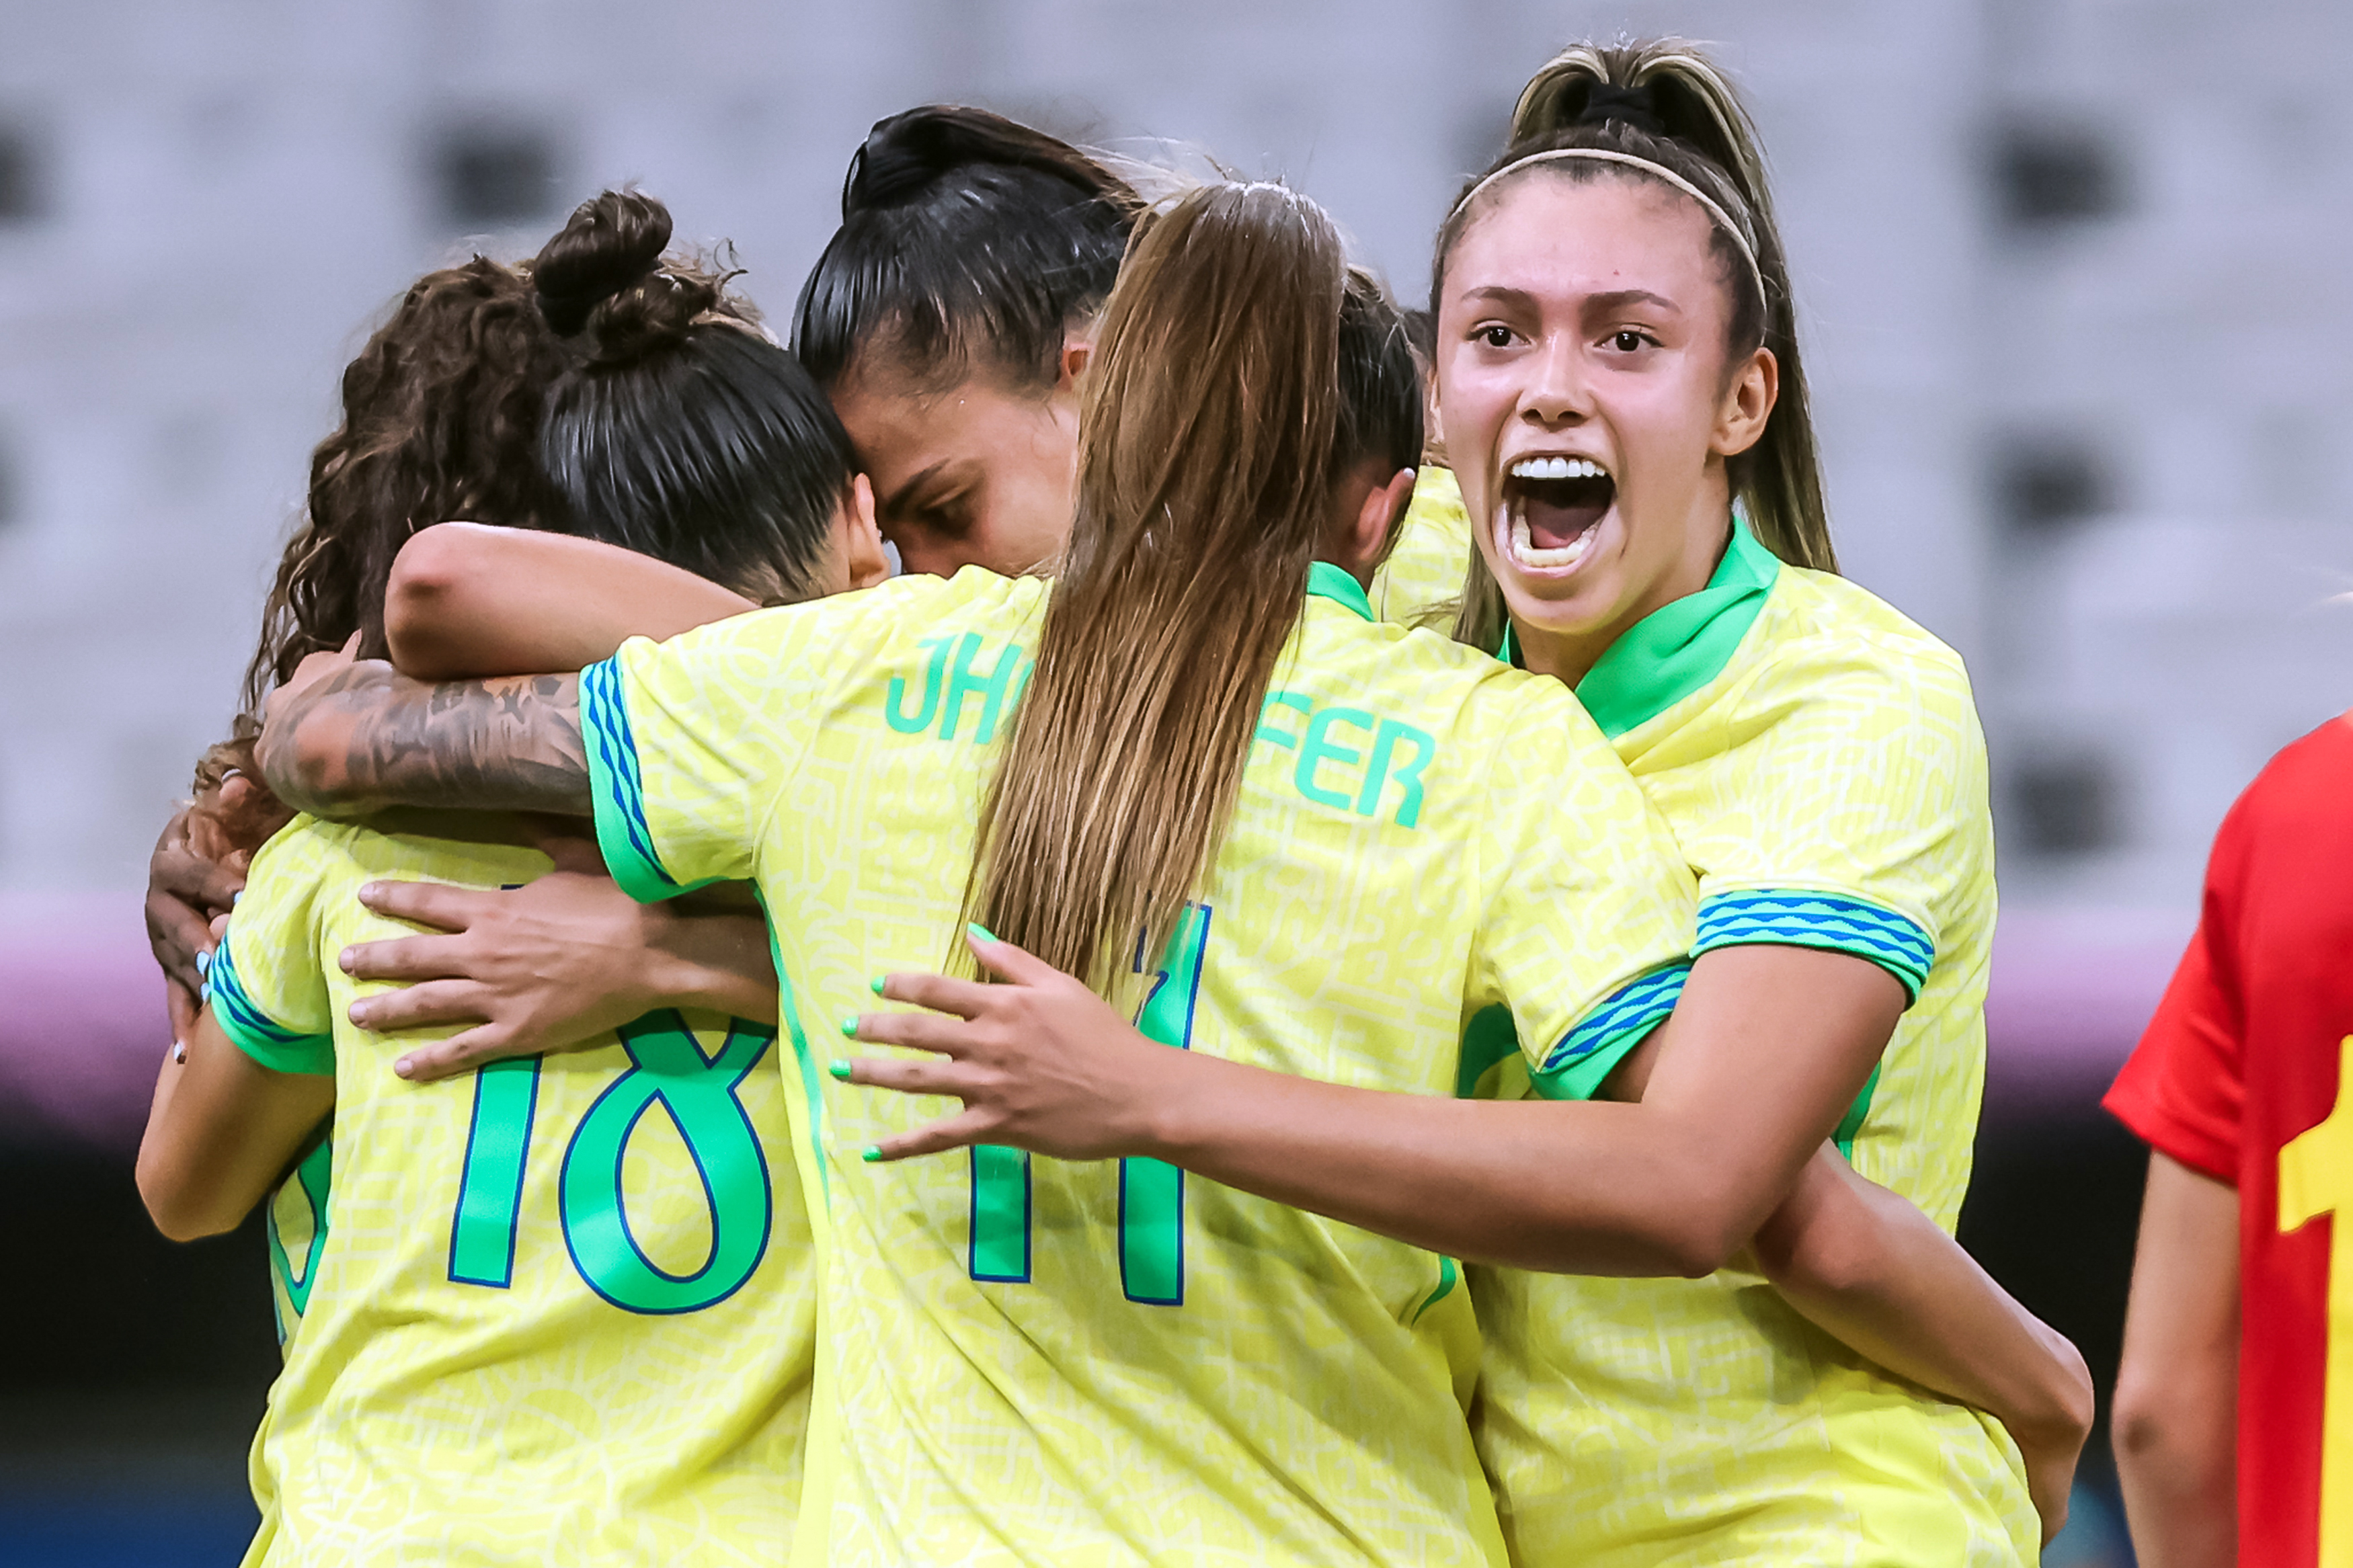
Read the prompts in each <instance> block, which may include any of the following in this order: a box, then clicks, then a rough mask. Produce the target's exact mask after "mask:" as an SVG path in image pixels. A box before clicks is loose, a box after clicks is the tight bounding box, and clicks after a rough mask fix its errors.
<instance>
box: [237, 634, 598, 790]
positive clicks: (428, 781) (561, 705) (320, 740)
mask: <svg viewBox="0 0 2353 1568" xmlns="http://www.w3.org/2000/svg"><path fill="white" fill-rule="evenodd" d="M259 760H260V763H261V769H262V773H263V776H264V777H266V778H267V779H269V783H270V786H271V787H272V788H273V789H275V790H276V791H277V792H278V794H279V795H280V798H281V799H283V800H285V801H287V802H288V803H290V804H291V805H299V806H301V808H302V809H303V810H305V811H309V812H312V813H315V814H317V815H319V816H364V815H365V814H366V813H368V812H371V811H375V810H377V809H380V808H381V807H384V806H387V805H438V806H459V807H466V808H470V809H474V810H484V811H558V812H573V813H586V811H587V810H588V808H589V804H588V762H587V754H586V751H585V750H584V749H583V747H582V745H581V741H580V682H579V678H578V677H576V676H571V675H525V676H512V677H508V678H505V679H498V680H461V681H448V682H444V683H441V684H439V685H428V684H426V683H425V682H422V681H416V680H411V679H407V678H406V677H405V676H401V675H396V674H394V673H393V671H392V668H391V667H390V666H388V665H385V664H381V663H375V662H369V663H363V664H356V665H353V666H352V667H351V668H348V669H345V670H343V671H340V672H338V673H337V674H335V675H332V676H330V677H328V678H326V679H322V680H319V681H317V682H315V683H313V684H312V685H311V686H309V687H306V688H304V689H301V690H300V691H294V692H288V693H284V694H282V695H281V696H280V697H279V698H278V699H275V700H273V701H272V704H271V707H270V710H269V720H268V722H267V724H266V725H265V726H264V728H263V730H262V734H261V742H260V746H259Z"/></svg>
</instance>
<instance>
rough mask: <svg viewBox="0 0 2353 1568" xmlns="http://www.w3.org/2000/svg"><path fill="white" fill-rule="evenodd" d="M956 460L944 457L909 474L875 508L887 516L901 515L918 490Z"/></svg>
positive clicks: (937, 476)
mask: <svg viewBox="0 0 2353 1568" xmlns="http://www.w3.org/2000/svg"><path fill="white" fill-rule="evenodd" d="M953 462H955V458H940V459H939V460H938V461H937V462H935V463H934V464H932V465H931V466H930V467H929V468H923V469H921V470H919V471H917V472H916V473H914V474H913V475H911V476H909V477H908V479H906V481H905V482H904V483H902V484H901V485H900V486H899V487H898V488H897V489H893V490H892V492H891V493H890V494H889V495H887V496H884V497H883V498H882V503H881V505H880V506H879V507H877V508H876V509H875V510H878V511H880V512H881V514H882V515H883V516H885V517H897V516H899V515H900V514H901V513H902V512H903V511H905V510H906V509H907V506H908V503H909V502H911V501H912V500H914V498H915V495H916V493H917V492H918V491H920V490H922V489H924V488H925V487H926V486H928V485H929V484H930V483H931V482H932V481H933V480H934V479H937V478H939V476H940V471H941V470H942V469H944V468H946V467H947V466H948V465H949V464H951V463H953Z"/></svg>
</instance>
